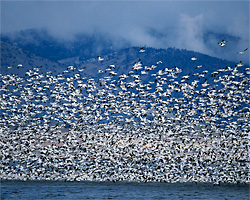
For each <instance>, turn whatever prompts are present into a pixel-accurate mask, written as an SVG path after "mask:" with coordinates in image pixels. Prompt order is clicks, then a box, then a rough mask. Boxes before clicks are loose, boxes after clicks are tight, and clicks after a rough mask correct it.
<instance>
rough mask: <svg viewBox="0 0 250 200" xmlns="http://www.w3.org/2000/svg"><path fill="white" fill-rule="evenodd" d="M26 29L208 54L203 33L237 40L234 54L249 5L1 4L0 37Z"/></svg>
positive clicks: (244, 43) (243, 39)
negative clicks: (101, 36)
mask: <svg viewBox="0 0 250 200" xmlns="http://www.w3.org/2000/svg"><path fill="white" fill-rule="evenodd" d="M29 28H47V29H48V30H49V31H50V32H51V33H52V34H53V35H54V36H56V37H59V38H63V39H72V38H73V36H74V34H76V33H81V32H86V33H93V32H102V33H107V34H108V35H111V36H112V37H113V38H114V39H116V38H118V39H120V38H122V39H124V40H127V41H129V42H130V43H131V44H132V45H140V46H152V47H158V48H167V47H170V46H171V47H177V48H182V49H184V48H185V49H189V50H195V51H199V52H202V53H207V54H209V55H213V54H215V52H213V49H211V48H210V47H208V46H207V45H206V44H205V42H204V34H205V33H207V32H208V31H209V32H214V33H226V34H229V35H232V36H236V37H239V38H240V39H239V42H238V43H237V45H236V46H235V51H240V50H243V49H244V48H247V47H249V1H222V0H220V1H212V0H210V1H187V0H186V1H104V0H102V1H57V0H54V1H44V0H43V1H31V0H30V1H17V0H15V1H13V0H8V1H1V32H2V33H6V32H12V31H18V30H25V29H29ZM152 31H153V33H154V34H152ZM222 39H223V38H222ZM210 40H211V38H210ZM212 42H214V43H215V45H218V44H217V42H219V41H212ZM245 57H246V56H245Z"/></svg>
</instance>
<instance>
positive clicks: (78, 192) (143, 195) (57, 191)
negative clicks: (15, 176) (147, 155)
mask: <svg viewBox="0 0 250 200" xmlns="http://www.w3.org/2000/svg"><path fill="white" fill-rule="evenodd" d="M1 199H6V200H7V199H8V200H10V199H18V200H22V199H25V200H29V199H36V200H37V199H38V200H39V199H53V200H54V199H61V200H64V199H65V200H66V199H67V200H68V199H154V200H155V199H217V200H219V199H224V200H225V199H227V200H228V199H237V200H240V199H246V200H248V199H249V184H244V185H243V184H238V185H236V184H221V185H213V184H212V183H198V184H195V183H136V182H90V181H81V182H77V181H73V182H63V181H1Z"/></svg>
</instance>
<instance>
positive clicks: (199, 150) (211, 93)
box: [0, 42, 250, 184]
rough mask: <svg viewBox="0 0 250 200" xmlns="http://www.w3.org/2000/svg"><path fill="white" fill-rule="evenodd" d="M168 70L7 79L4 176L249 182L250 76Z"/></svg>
mask: <svg viewBox="0 0 250 200" xmlns="http://www.w3.org/2000/svg"><path fill="white" fill-rule="evenodd" d="M224 44H225V42H222V43H221V44H220V45H224ZM139 51H140V52H141V53H143V52H144V51H145V50H144V49H143V48H142V49H140V50H139ZM103 59H104V58H102V57H98V60H99V61H100V62H102V60H103ZM190 59H191V60H193V61H194V63H195V64H194V68H195V67H196V70H198V69H199V70H201V69H202V68H203V67H202V65H198V64H197V63H198V61H199V58H195V57H193V58H190ZM159 65H161V66H162V65H164V63H163V62H161V61H158V62H156V63H155V65H152V66H144V65H143V63H142V62H141V61H140V60H139V61H138V62H135V64H134V65H133V66H131V70H130V71H129V73H128V74H119V72H117V71H115V69H116V66H115V65H110V66H109V67H108V68H107V69H106V70H105V71H104V70H103V71H102V70H99V71H98V72H99V73H100V77H101V78H99V79H91V78H86V77H83V76H82V73H81V72H82V70H81V69H76V68H75V67H73V66H69V67H68V68H67V69H66V70H65V71H64V72H63V73H62V74H59V75H58V74H57V75H53V74H52V73H51V72H46V73H41V72H40V70H41V68H40V67H36V68H34V69H33V70H29V71H27V72H26V74H25V76H19V75H17V74H7V75H2V74H1V75H0V79H1V83H0V90H1V97H0V98H1V99H0V109H1V118H0V125H1V128H0V131H1V132H0V138H1V139H0V150H1V154H0V157H1V159H0V177H1V179H2V180H3V179H18V180H66V181H73V180H76V181H81V180H94V181H162V182H191V181H192V182H213V183H215V184H219V183H221V182H227V183H249V174H248V173H249V169H248V167H249V161H250V160H249V151H248V147H249V137H248V134H249V117H250V107H249V103H250V88H249V80H250V79H249V74H250V69H249V68H248V67H244V65H243V63H242V62H240V63H239V64H237V65H235V66H225V67H224V68H221V69H218V70H217V71H214V72H212V73H208V71H206V70H204V71H201V72H198V71H197V73H194V74H192V75H190V74H189V75H182V73H183V70H182V69H179V68H178V67H173V68H172V69H168V68H164V69H162V68H161V69H160V70H157V68H159ZM20 67H22V65H18V66H17V68H20ZM128 67H129V66H128ZM202 70H203V69H202ZM17 71H18V69H17ZM98 72H97V73H98ZM153 72H155V73H153ZM143 76H148V77H150V78H149V79H143Z"/></svg>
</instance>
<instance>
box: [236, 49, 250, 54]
mask: <svg viewBox="0 0 250 200" xmlns="http://www.w3.org/2000/svg"><path fill="white" fill-rule="evenodd" d="M247 50H248V48H246V49H244V50H243V51H240V52H238V53H239V54H243V53H245V52H246V51H247Z"/></svg>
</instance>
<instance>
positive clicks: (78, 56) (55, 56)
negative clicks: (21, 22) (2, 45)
mask: <svg viewBox="0 0 250 200" xmlns="http://www.w3.org/2000/svg"><path fill="white" fill-rule="evenodd" d="M146 32H147V34H148V35H149V36H150V38H154V39H155V40H159V41H161V42H160V43H155V44H152V45H150V46H148V45H145V46H144V47H152V48H155V49H168V48H176V46H177V47H178V49H181V48H183V47H179V46H178V44H176V45H174V44H173V41H172V42H171V37H170V35H171V29H170V28H169V29H166V30H164V31H159V30H156V29H154V28H147V29H146ZM201 40H202V41H203V42H202V43H203V45H205V46H206V48H207V49H208V51H207V52H206V53H204V52H200V53H204V54H207V55H210V56H212V57H217V58H221V59H226V60H230V61H233V62H239V61H240V60H241V61H243V62H244V63H246V64H249V57H248V54H247V53H245V54H243V55H240V54H238V52H239V51H242V50H243V49H238V44H239V43H240V42H241V38H240V37H238V36H233V35H230V34H226V33H225V34H221V33H220V34H219V33H216V32H213V31H206V32H205V33H204V34H203V35H202V38H201ZM221 40H225V41H227V44H226V46H223V47H221V46H219V45H218V42H220V41H221ZM1 41H3V42H6V43H9V44H11V45H14V46H17V47H19V48H21V49H23V50H26V51H29V52H31V53H33V54H36V55H38V56H40V57H44V58H47V59H49V60H52V61H54V62H58V61H61V60H62V62H65V61H66V62H67V64H68V62H69V61H70V62H71V61H72V58H73V61H77V62H83V61H86V60H88V59H91V58H96V56H98V55H102V56H103V55H107V54H110V53H114V52H117V51H120V50H122V49H126V48H131V47H135V46H138V44H137V43H133V42H132V41H130V40H128V39H125V38H122V37H114V36H112V35H110V34H108V33H104V32H100V31H96V32H94V33H84V32H83V33H77V34H75V35H74V37H70V38H68V39H62V38H58V37H56V36H54V35H52V34H51V33H50V32H49V31H48V30H47V29H27V30H22V31H18V32H12V33H8V34H1ZM146 43H147V42H146V41H145V44H146ZM139 46H141V45H139ZM247 46H248V45H247V44H246V47H247ZM185 49H186V48H185ZM190 49H192V48H190ZM190 49H186V50H190ZM71 64H73V63H71Z"/></svg>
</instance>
